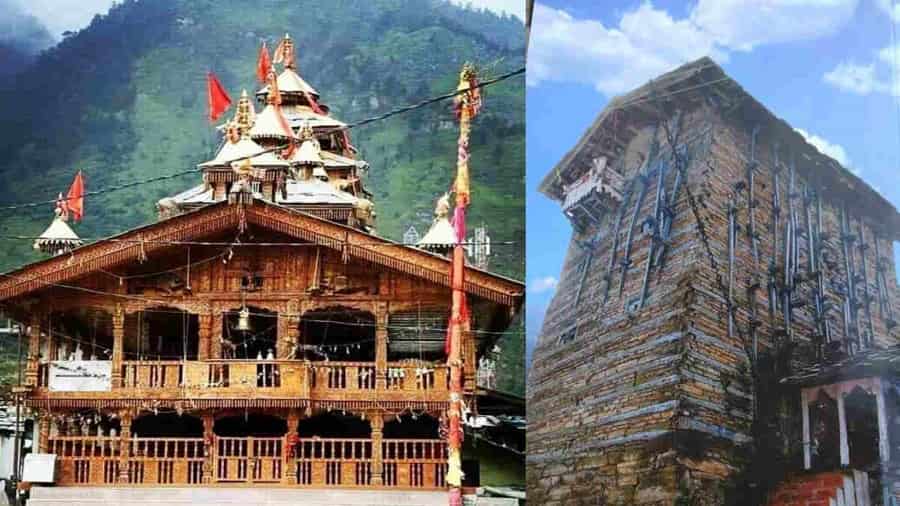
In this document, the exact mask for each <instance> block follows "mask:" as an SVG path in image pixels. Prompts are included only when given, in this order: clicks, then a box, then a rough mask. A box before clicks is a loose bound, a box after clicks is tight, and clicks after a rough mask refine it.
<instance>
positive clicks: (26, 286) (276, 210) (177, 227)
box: [0, 200, 524, 308]
mask: <svg viewBox="0 0 900 506" xmlns="http://www.w3.org/2000/svg"><path fill="white" fill-rule="evenodd" d="M242 221H243V222H244V223H246V224H252V225H257V226H260V227H263V228H267V229H270V230H273V231H275V232H280V233H283V234H285V235H288V236H290V237H294V238H297V239H300V240H303V241H309V242H311V243H315V244H319V245H321V246H323V247H327V248H331V249H334V250H336V251H341V252H346V254H347V255H349V256H350V257H351V258H359V259H363V260H367V261H369V262H372V263H374V264H376V265H380V266H383V267H387V268H389V269H392V270H396V271H400V272H404V273H407V274H409V275H412V276H415V277H418V278H422V279H426V280H428V281H431V282H433V283H436V284H440V285H444V286H448V287H449V286H450V279H449V270H450V262H449V260H448V259H446V258H444V257H441V256H438V255H434V254H432V253H428V252H426V251H422V250H419V249H416V248H413V247H410V246H405V245H402V244H398V243H395V242H393V241H389V240H387V239H383V238H380V237H377V236H374V235H371V234H367V233H365V232H362V231H360V230H357V229H354V228H351V227H348V226H345V225H340V224H337V223H334V222H330V221H327V220H324V219H322V218H318V217H316V216H313V215H311V214H307V213H303V212H300V211H296V210H293V209H288V208H285V207H282V206H279V205H276V204H272V203H270V202H266V201H263V200H256V201H255V202H254V204H253V205H250V206H239V205H231V204H228V203H227V202H221V203H218V204H213V205H210V206H206V207H203V208H201V209H198V210H196V211H192V212H189V213H185V214H181V215H178V216H175V217H172V218H169V219H166V220H163V221H159V222H157V223H153V224H150V225H146V226H143V227H140V228H137V229H134V230H130V231H127V232H124V233H122V234H119V235H117V236H113V237H110V238H108V239H104V240H102V241H98V242H95V243H92V244H89V245H87V246H82V247H80V248H77V249H75V250H73V251H72V252H71V254H66V255H62V256H57V257H53V258H49V259H47V260H42V261H39V262H35V263H32V264H29V265H26V266H25V267H22V268H20V269H17V270H14V271H11V272H8V273H5V274H0V301H3V300H6V299H9V298H12V297H17V296H20V295H22V294H25V293H28V292H31V291H34V290H37V289H40V288H42V287H45V286H48V285H53V284H63V283H66V282H67V281H70V280H73V279H76V278H79V277H81V276H84V275H85V274H88V273H91V272H94V271H97V270H99V269H108V268H110V267H113V266H116V265H119V264H122V263H126V262H129V261H133V260H138V259H140V258H143V257H146V256H150V255H152V254H153V253H154V252H157V251H161V250H163V249H166V248H169V247H171V243H172V242H178V241H191V240H192V239H194V238H197V237H201V236H204V235H208V234H212V233H216V232H219V231H223V230H229V229H236V228H238V227H239V226H240V225H241V223H242ZM465 289H466V292H468V293H470V294H472V295H476V296H479V297H482V298H484V299H487V300H491V301H493V302H497V303H499V304H503V305H506V306H510V307H512V308H518V306H519V305H521V303H522V295H523V291H524V286H523V284H522V283H520V282H518V281H514V280H511V279H508V278H505V277H502V276H498V275H495V274H491V273H488V272H485V271H481V270H478V269H474V268H468V269H467V271H466V285H465Z"/></svg>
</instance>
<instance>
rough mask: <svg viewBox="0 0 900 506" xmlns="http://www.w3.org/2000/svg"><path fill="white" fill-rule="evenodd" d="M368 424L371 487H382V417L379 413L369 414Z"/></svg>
mask: <svg viewBox="0 0 900 506" xmlns="http://www.w3.org/2000/svg"><path fill="white" fill-rule="evenodd" d="M369 424H370V425H371V426H372V485H374V486H381V485H384V456H383V455H382V451H381V450H382V448H381V442H382V441H383V438H384V417H383V416H382V415H381V413H379V412H374V413H371V414H370V416H369Z"/></svg>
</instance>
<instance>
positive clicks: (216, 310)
mask: <svg viewBox="0 0 900 506" xmlns="http://www.w3.org/2000/svg"><path fill="white" fill-rule="evenodd" d="M222 321H223V316H222V309H221V308H220V307H218V306H213V312H212V329H211V332H212V334H211V336H212V337H211V342H210V347H209V358H212V359H219V358H222Z"/></svg>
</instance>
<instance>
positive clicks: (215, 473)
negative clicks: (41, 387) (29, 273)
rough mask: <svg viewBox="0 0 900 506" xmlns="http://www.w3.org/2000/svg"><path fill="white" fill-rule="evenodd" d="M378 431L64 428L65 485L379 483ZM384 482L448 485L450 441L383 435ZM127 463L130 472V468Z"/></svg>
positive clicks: (57, 449)
mask: <svg viewBox="0 0 900 506" xmlns="http://www.w3.org/2000/svg"><path fill="white" fill-rule="evenodd" d="M372 446H373V442H372V440H370V439H358V438H357V439H350V438H348V439H325V438H301V439H300V440H299V442H298V443H297V444H296V445H294V446H293V447H290V446H289V445H288V438H287V437H259V438H257V437H219V436H213V438H212V440H211V441H210V444H209V445H208V446H207V445H205V444H204V441H203V439H202V438H130V439H120V438H117V437H108V436H56V437H52V438H50V440H49V450H50V452H51V453H55V454H56V455H57V461H58V464H57V465H58V469H57V484H58V485H113V484H129V485H148V486H161V485H162V486H190V485H198V486H199V485H205V486H208V485H210V484H242V485H253V484H259V485H269V486H271V485H272V484H281V485H288V486H298V487H310V488H322V487H341V488H347V487H349V488H352V487H366V488H372V487H373V486H377V485H375V484H373V481H372V476H373V471H374V468H375V466H376V465H377V463H376V460H375V459H376V456H375V455H374V452H373V451H372V450H373V448H372ZM381 456H382V457H381V459H382V460H381V462H382V466H383V467H382V469H383V482H382V485H381V486H382V487H384V488H396V489H420V490H440V489H444V488H445V486H446V482H445V476H446V462H447V447H446V442H445V441H442V440H440V439H386V440H383V441H382V442H381ZM123 471H124V472H123Z"/></svg>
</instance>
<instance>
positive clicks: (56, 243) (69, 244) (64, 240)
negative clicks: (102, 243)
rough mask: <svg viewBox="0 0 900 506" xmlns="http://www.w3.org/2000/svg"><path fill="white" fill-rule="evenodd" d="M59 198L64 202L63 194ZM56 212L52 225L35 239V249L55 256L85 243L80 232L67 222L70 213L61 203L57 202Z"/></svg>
mask: <svg viewBox="0 0 900 506" xmlns="http://www.w3.org/2000/svg"><path fill="white" fill-rule="evenodd" d="M59 199H60V200H59V202H62V194H60V195H59ZM54 213H55V214H56V217H54V218H53V221H52V222H51V223H50V226H49V227H47V230H44V233H43V234H41V235H40V237H38V238H37V239H35V241H34V249H36V250H38V251H42V252H44V253H47V254H49V255H54V256H55V255H62V254H65V253H68V252H70V251H72V250H73V249H75V248H77V247H78V246H81V245H82V244H84V242H83V241H82V240H81V238H79V237H78V234H76V233H75V231H74V230H72V227H70V226H69V224H68V223H66V220H67V219H68V215H67V214H66V212H65V211H64V210H63V208H62V206H61V205H60V203H57V204H56V209H55V210H54Z"/></svg>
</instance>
